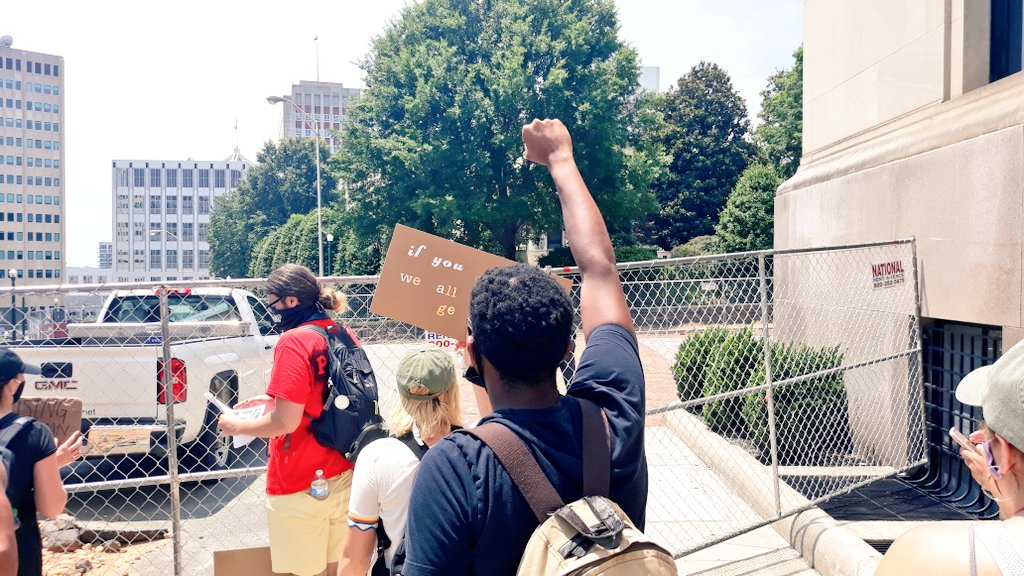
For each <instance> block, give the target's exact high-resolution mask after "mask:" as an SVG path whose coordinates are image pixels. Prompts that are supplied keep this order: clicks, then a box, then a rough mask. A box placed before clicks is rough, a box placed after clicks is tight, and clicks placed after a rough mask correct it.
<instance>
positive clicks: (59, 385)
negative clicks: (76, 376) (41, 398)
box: [35, 380, 78, 390]
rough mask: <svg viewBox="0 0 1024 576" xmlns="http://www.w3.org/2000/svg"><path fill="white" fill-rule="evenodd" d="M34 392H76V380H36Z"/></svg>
mask: <svg viewBox="0 0 1024 576" xmlns="http://www.w3.org/2000/svg"><path fill="white" fill-rule="evenodd" d="M35 384H36V390H78V380H37V381H36V383H35Z"/></svg>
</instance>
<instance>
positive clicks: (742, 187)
mask: <svg viewBox="0 0 1024 576" xmlns="http://www.w3.org/2000/svg"><path fill="white" fill-rule="evenodd" d="M781 183H782V180H781V179H780V178H779V175H778V174H776V173H775V170H774V169H773V168H772V167H771V166H765V165H763V164H751V165H750V166H748V167H747V169H746V170H744V171H743V175H741V176H740V180H739V182H737V183H736V188H735V189H734V190H733V191H732V194H730V195H729V200H728V201H727V202H726V204H725V208H723V209H722V213H721V215H720V216H719V220H718V224H717V225H716V226H715V248H716V249H717V250H718V251H720V252H746V251H749V250H767V249H769V248H771V247H772V239H773V238H774V234H773V229H774V226H775V191H776V190H777V189H778V188H779V184H781Z"/></svg>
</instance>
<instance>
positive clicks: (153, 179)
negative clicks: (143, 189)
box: [149, 168, 160, 188]
mask: <svg viewBox="0 0 1024 576" xmlns="http://www.w3.org/2000/svg"><path fill="white" fill-rule="evenodd" d="M149 185H150V186H151V187H153V188H159V187H160V169H159V168H150V169H149Z"/></svg>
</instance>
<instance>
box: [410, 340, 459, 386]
mask: <svg viewBox="0 0 1024 576" xmlns="http://www.w3.org/2000/svg"><path fill="white" fill-rule="evenodd" d="M397 379H398V392H399V394H401V395H402V397H404V398H408V399H410V400H430V399H431V398H435V397H437V396H438V395H439V394H443V393H445V392H447V391H448V390H449V389H450V388H451V387H452V386H453V385H454V384H455V362H454V361H453V360H452V357H451V355H450V354H448V353H447V352H445V351H444V350H441V349H440V348H438V347H437V346H434V345H433V344H425V345H422V346H417V347H416V348H414V349H412V350H410V351H409V352H407V353H406V354H405V357H403V358H402V361H401V362H400V363H399V364H398V374H397Z"/></svg>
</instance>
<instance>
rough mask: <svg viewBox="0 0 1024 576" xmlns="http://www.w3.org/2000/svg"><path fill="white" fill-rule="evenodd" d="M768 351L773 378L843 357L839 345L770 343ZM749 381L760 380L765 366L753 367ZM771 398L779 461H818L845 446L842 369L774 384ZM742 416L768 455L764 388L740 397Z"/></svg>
mask: <svg viewBox="0 0 1024 576" xmlns="http://www.w3.org/2000/svg"><path fill="white" fill-rule="evenodd" d="M771 357H772V379H773V380H775V381H780V380H787V379H789V378H796V377H798V376H802V375H805V374H812V373H814V372H820V371H822V370H827V369H830V368H838V367H839V366H841V365H842V363H843V354H842V352H840V350H839V347H838V346H835V347H826V348H813V347H810V346H807V345H805V344H799V343H795V344H789V343H773V344H772V347H771ZM749 382H750V383H749V385H750V386H760V385H762V384H764V382H765V379H764V372H763V371H761V370H758V371H755V372H754V373H752V374H751V376H750V381H749ZM773 399H774V408H775V410H774V411H775V432H776V439H777V443H778V450H779V463H780V464H784V465H796V464H816V463H820V462H823V461H827V460H829V459H830V457H831V456H834V455H835V454H838V453H845V452H847V451H849V448H850V433H849V423H848V414H847V400H846V387H845V386H844V385H843V374H842V373H841V372H839V373H836V374H832V375H830V376H824V377H819V378H814V379H812V380H808V381H806V382H800V383H798V384H790V385H787V386H783V387H782V388H776V389H775V390H774V392H773ZM743 419H744V420H745V421H746V425H747V429H748V430H749V432H750V435H751V438H752V439H753V441H754V442H755V444H757V446H758V448H760V450H761V453H762V455H764V456H766V457H767V455H768V454H769V453H770V452H769V450H770V438H769V428H768V408H767V404H766V401H765V393H764V392H756V393H753V394H749V395H747V396H746V397H745V398H744V402H743Z"/></svg>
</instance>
